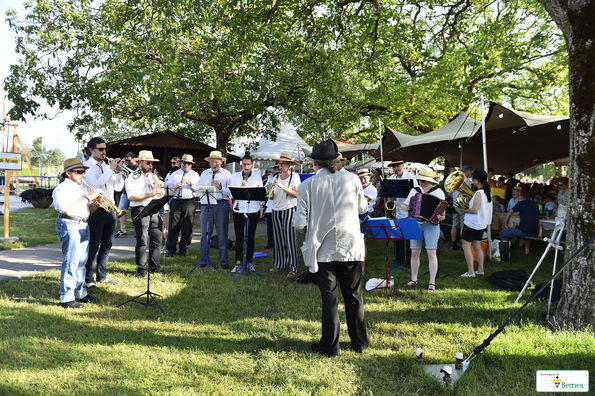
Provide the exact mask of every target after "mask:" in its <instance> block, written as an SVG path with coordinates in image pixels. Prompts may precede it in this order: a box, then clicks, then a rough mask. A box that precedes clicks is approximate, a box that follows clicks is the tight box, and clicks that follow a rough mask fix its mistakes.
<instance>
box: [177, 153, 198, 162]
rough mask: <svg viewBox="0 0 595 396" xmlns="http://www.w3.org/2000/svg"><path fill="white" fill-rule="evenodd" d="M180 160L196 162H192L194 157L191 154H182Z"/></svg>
mask: <svg viewBox="0 0 595 396" xmlns="http://www.w3.org/2000/svg"><path fill="white" fill-rule="evenodd" d="M180 162H190V163H191V164H196V162H194V157H193V156H192V155H191V154H184V155H183V156H182V159H181V160H180Z"/></svg>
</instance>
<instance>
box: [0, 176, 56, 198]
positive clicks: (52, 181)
mask: <svg viewBox="0 0 595 396" xmlns="http://www.w3.org/2000/svg"><path fill="white" fill-rule="evenodd" d="M37 180H39V184H40V185H37V182H36V181H35V177H34V176H18V177H17V176H12V177H11V178H10V193H11V194H17V195H19V194H20V193H21V192H22V191H25V190H30V189H32V188H47V189H52V188H54V187H56V186H57V185H58V183H59V181H60V178H59V177H58V176H37ZM5 184H6V180H5V177H4V176H0V191H2V192H3V191H4V188H5Z"/></svg>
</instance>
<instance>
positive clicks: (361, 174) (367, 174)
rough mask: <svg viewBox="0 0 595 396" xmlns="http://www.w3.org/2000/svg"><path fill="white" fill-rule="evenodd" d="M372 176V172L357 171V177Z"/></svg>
mask: <svg viewBox="0 0 595 396" xmlns="http://www.w3.org/2000/svg"><path fill="white" fill-rule="evenodd" d="M364 176H374V175H373V174H372V173H358V174H357V177H364Z"/></svg>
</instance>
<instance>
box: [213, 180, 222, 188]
mask: <svg viewBox="0 0 595 396" xmlns="http://www.w3.org/2000/svg"><path fill="white" fill-rule="evenodd" d="M211 186H213V187H217V188H218V189H219V190H221V183H219V182H218V181H217V180H213V181H212V182H211Z"/></svg>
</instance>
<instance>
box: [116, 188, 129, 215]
mask: <svg viewBox="0 0 595 396" xmlns="http://www.w3.org/2000/svg"><path fill="white" fill-rule="evenodd" d="M129 206H130V200H129V199H128V194H126V189H123V190H122V194H121V195H120V203H119V204H118V209H122V210H126V209H128V207H129Z"/></svg>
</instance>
